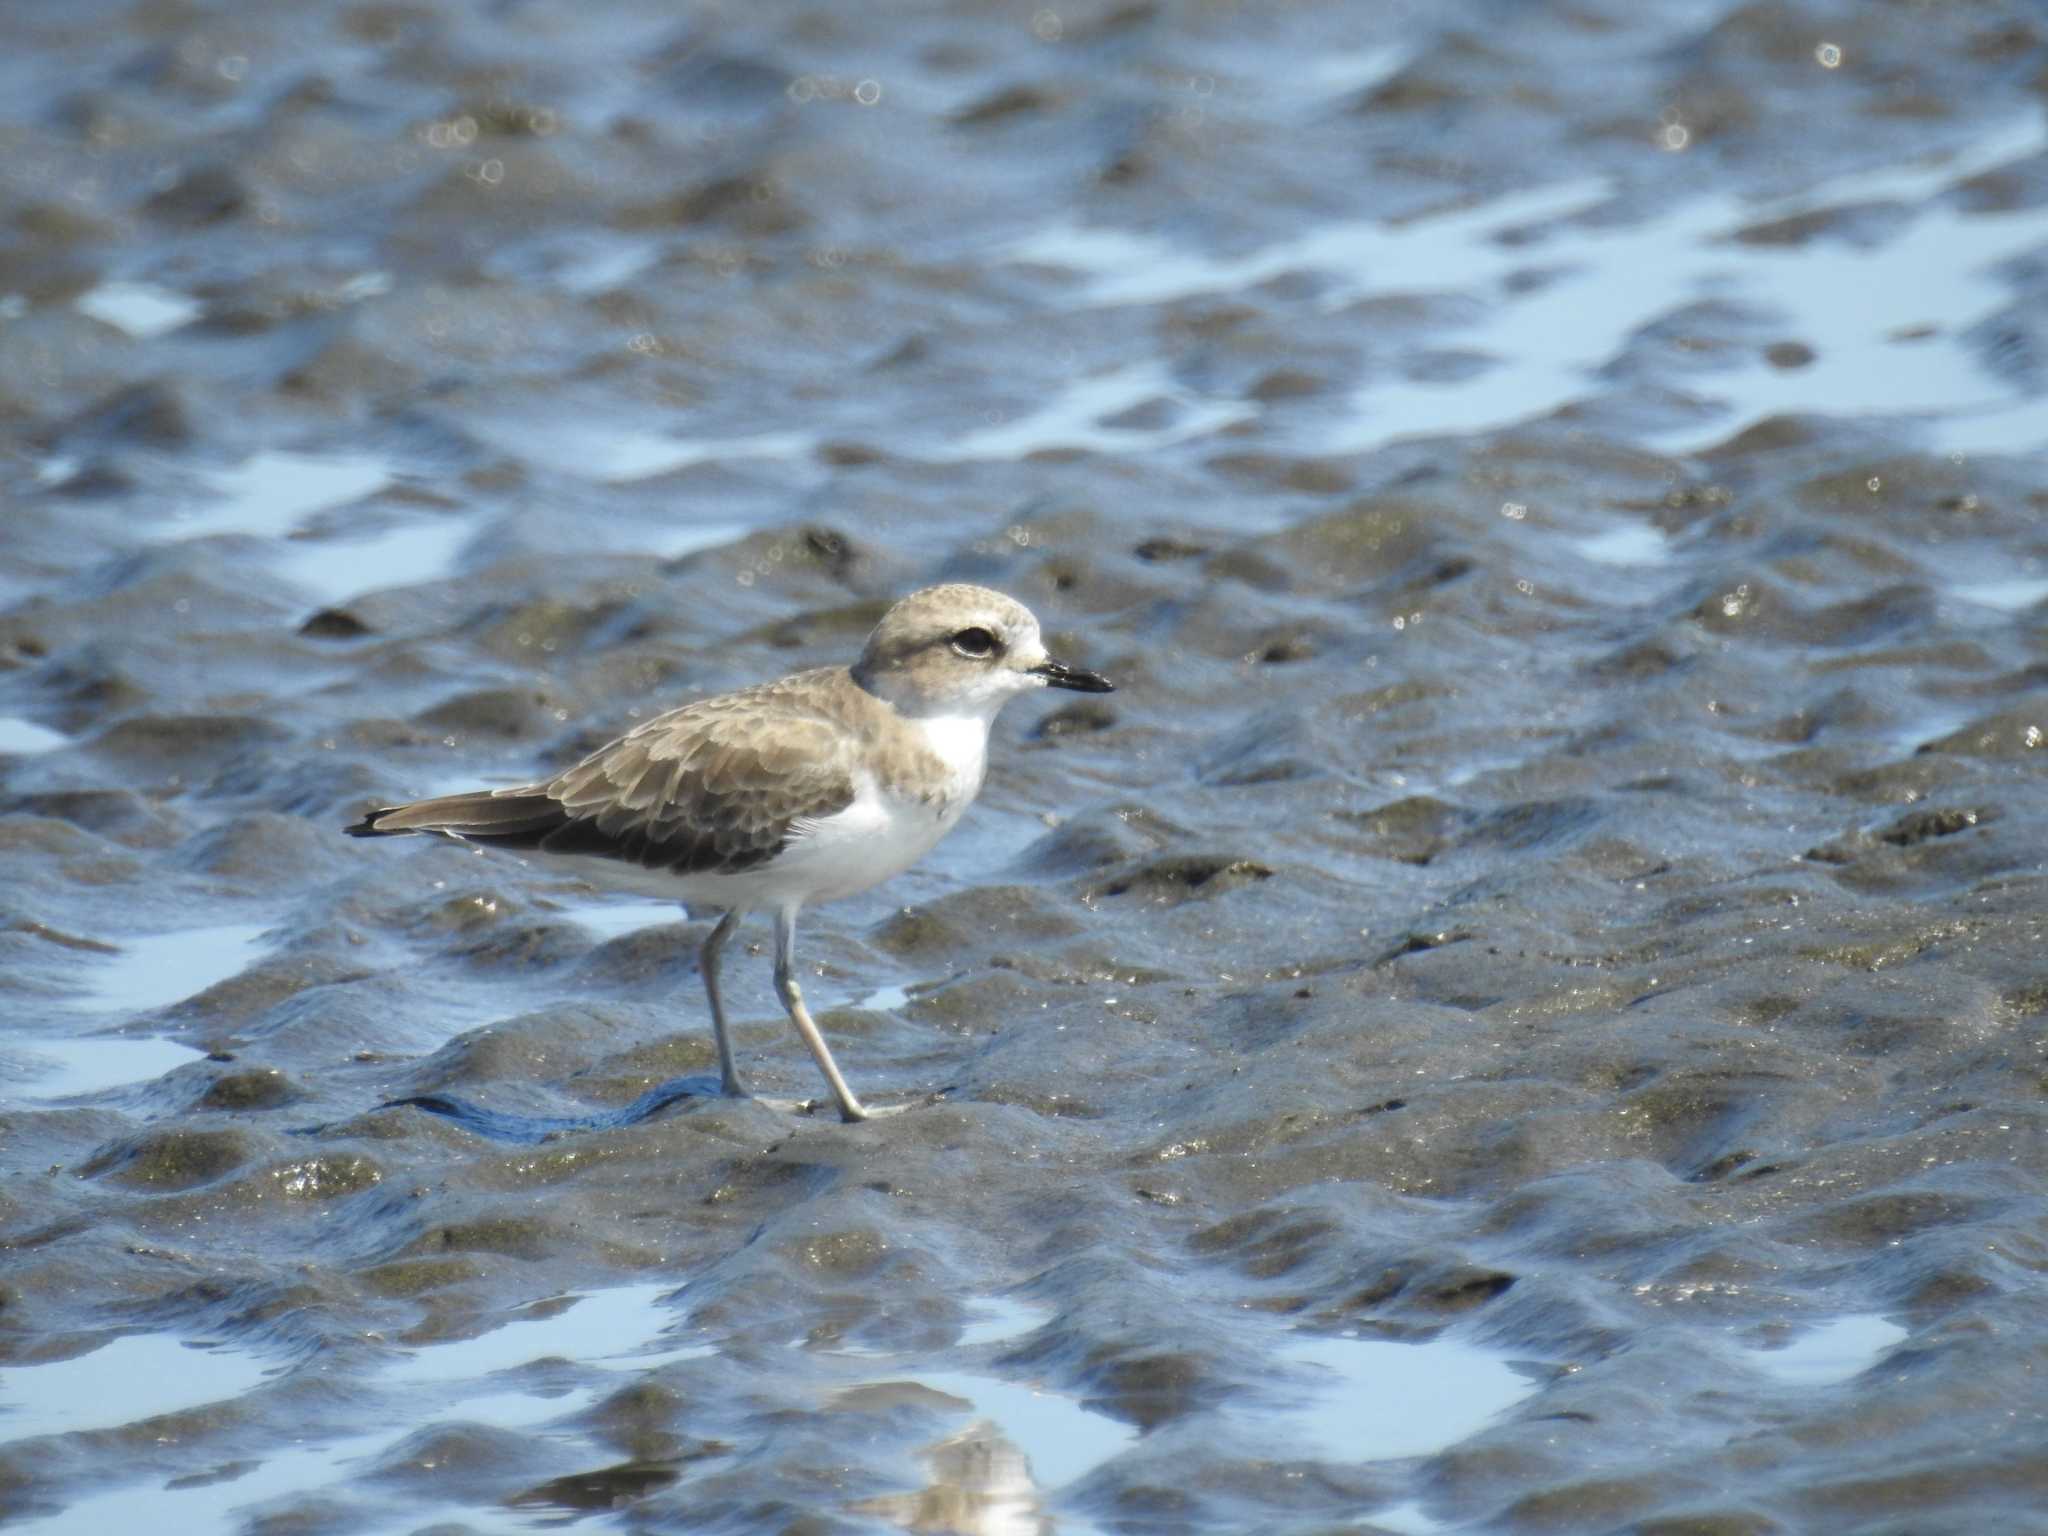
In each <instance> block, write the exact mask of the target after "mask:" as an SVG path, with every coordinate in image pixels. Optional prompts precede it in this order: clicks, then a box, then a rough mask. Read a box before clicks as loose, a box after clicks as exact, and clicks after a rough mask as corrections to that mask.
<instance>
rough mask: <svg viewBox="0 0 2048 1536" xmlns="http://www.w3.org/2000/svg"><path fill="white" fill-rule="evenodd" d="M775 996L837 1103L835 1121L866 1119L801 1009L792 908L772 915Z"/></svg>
mask: <svg viewBox="0 0 2048 1536" xmlns="http://www.w3.org/2000/svg"><path fill="white" fill-rule="evenodd" d="M775 995H776V996H777V997H779V998H781V999H782V1006H783V1008H784V1009H786V1010H787V1011H788V1013H789V1021H790V1023H792V1024H794V1025H795V1026H796V1032H797V1033H798V1034H800V1035H802V1036H803V1037H804V1044H805V1045H807V1046H809V1047H810V1051H811V1059H812V1060H813V1061H815V1062H816V1063H817V1064H818V1070H819V1071H820V1072H822V1073H824V1074H825V1081H826V1082H827V1083H829V1084H830V1085H831V1087H832V1097H833V1098H835V1099H837V1100H838V1101H839V1118H840V1119H842V1120H849V1121H850V1120H865V1119H867V1117H868V1112H867V1111H866V1110H865V1109H863V1108H861V1103H860V1100H859V1099H856V1098H855V1097H854V1096H853V1090H852V1089H851V1088H849V1087H847V1086H846V1079H845V1078H843V1077H841V1076H840V1075H839V1066H838V1063H836V1062H835V1061H833V1060H832V1047H830V1046H829V1045H827V1044H826V1043H825V1037H824V1036H823V1035H822V1034H820V1033H819V1032H818V1026H817V1025H816V1024H815V1023H813V1022H812V1021H811V1012H810V1010H809V1009H808V1008H806V1007H804V994H803V991H802V990H801V989H800V988H799V987H798V986H797V984H796V908H794V907H784V908H782V909H781V910H780V911H778V912H777V913H776V914H775Z"/></svg>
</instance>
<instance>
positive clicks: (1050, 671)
mask: <svg viewBox="0 0 2048 1536" xmlns="http://www.w3.org/2000/svg"><path fill="white" fill-rule="evenodd" d="M1031 675H1032V676H1033V677H1042V678H1044V679H1045V686H1046V687H1048V688H1071V689H1073V690H1074V692H1076V693H1115V692H1116V684H1114V683H1112V682H1111V681H1110V680H1109V679H1108V678H1106V677H1104V676H1103V675H1102V674H1101V673H1100V672H1083V671H1082V670H1081V669H1080V668H1079V667H1070V666H1068V665H1067V664H1066V663H1065V662H1064V661H1048V662H1044V663H1041V664H1040V665H1038V666H1035V667H1033V668H1032V669H1031Z"/></svg>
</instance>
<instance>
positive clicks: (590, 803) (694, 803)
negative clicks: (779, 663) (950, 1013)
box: [346, 584, 1111, 1120]
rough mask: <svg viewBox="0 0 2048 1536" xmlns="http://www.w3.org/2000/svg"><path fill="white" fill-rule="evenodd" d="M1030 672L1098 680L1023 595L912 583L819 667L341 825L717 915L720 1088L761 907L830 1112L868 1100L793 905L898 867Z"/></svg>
mask: <svg viewBox="0 0 2048 1536" xmlns="http://www.w3.org/2000/svg"><path fill="white" fill-rule="evenodd" d="M1037 688H1072V689H1075V690H1077V691H1079V692H1082V693H1108V692H1110V691H1111V690H1110V684H1109V682H1108V680H1107V679H1106V678H1103V677H1101V676H1099V675H1098V674H1096V673H1094V672H1084V671H1081V670H1080V669H1079V668H1077V667H1070V666H1068V665H1067V664H1066V663H1065V662H1061V661H1055V660H1053V659H1052V657H1050V656H1048V655H1047V654H1046V650H1045V644H1044V642H1043V641H1042V640H1040V639H1039V635H1038V620H1037V619H1035V618H1034V617H1032V614H1031V610H1030V609H1028V608H1026V607H1025V606H1024V605H1023V604H1022V603H1019V602H1017V601H1015V600H1014V599H1012V598H1008V597H1005V596H1003V594H1002V593H1000V592H992V591H990V590H989V589H988V588H987V587H974V586H966V585H959V584H955V585H949V586H942V587H927V588H925V589H924V590H923V591H921V592H913V593H911V595H910V596H908V597H906V598H904V599H903V600H902V601H900V602H898V603H897V604H895V606H893V607H892V608H890V609H889V611H888V612H887V613H885V614H883V615H882V621H881V622H880V623H879V624H877V625H876V626H875V628H874V633H872V634H870V635H869V636H868V639H867V644H866V645H865V646H864V647H863V648H862V650H861V653H860V660H859V661H857V662H855V663H854V664H853V665H852V666H851V667H820V668H817V669H816V670H814V671H810V672H798V673H795V674H793V675H792V676H789V677H785V678H782V679H780V680H779V681H777V682H772V683H760V684H757V685H756V686H754V687H752V688H742V689H740V690H739V691H737V692H735V693H723V694H719V695H718V696H716V697H715V698H709V699H700V700H699V701H698V702H696V703H694V704H685V705H684V706H683V707H682V708H681V709H675V710H670V711H669V712H668V713H667V714H664V715H657V716H656V717H655V718H654V719H652V720H649V721H647V722H646V723H645V724H642V725H639V726H636V727H635V728H634V729H632V730H630V731H628V732H627V733H626V734H625V735H623V736H621V737H619V739H618V740H616V741H613V742H609V743H607V744H606V745H604V746H602V747H599V748H598V749H597V750H596V751H595V752H593V753H591V754H590V755H589V756H588V757H586V758H584V759H583V761H582V762H580V763H578V764H576V765H575V767H573V768H568V769H565V770H564V771H563V772H561V773H558V774H556V775H555V776H554V777H553V778H551V779H544V780H541V781H539V782H538V783H533V784H520V785H515V786H513V787H511V788H508V789H490V790H476V791H473V792H471V793H468V794H458V795H441V796H437V797H436V798H434V799H432V800H416V801H414V802H413V803H412V804H410V805H394V806H386V807H384V808H383V809H381V810H375V811H372V812H370V813H369V814H368V815H367V816H365V817H364V818H363V819H362V820H361V821H359V822H357V823H356V824H355V825H354V826H351V827H348V828H347V829H346V830H347V831H348V832H349V833H351V834H352V835H354V836H356V837H387V836H394V835H397V834H401V833H407V832H434V833H439V834H441V835H442V836H444V837H452V838H458V839H460V840H462V841H463V842H467V843H475V844H479V845H481V846H483V847H487V848H508V849H516V850H519V851H522V852H533V851H537V852H541V853H546V854H551V855H554V856H556V857H557V858H559V859H561V860H563V861H565V862H567V863H569V864H571V865H572V866H574V867H576V868H577V869H578V871H579V872H580V873H582V874H584V875H585V876H586V877H587V878H589V879H591V880H592V881H593V882H594V883H598V884H603V885H609V886H613V887H618V888H623V889H626V890H631V891H635V892H638V893H640V894H643V895H645V894H650V893H651V894H656V895H659V896H662V897H673V898H674V899H675V900H677V901H680V902H681V903H683V904H684V905H685V906H686V907H690V908H699V907H710V908H716V909H718V910H720V911H721V912H722V913H723V916H721V917H720V918H719V920H718V923H717V925H716V926H715V927H714V928H712V930H711V934H710V936H709V937H708V938H706V939H705V941H704V946H703V948H702V949H701V950H699V951H698V965H699V969H700V970H701V971H702V973H703V976H704V992H705V995H706V996H707V997H708V998H709V999H710V1002H711V1032H712V1036H713V1038H714V1039H715V1040H716V1041H717V1043H718V1075H719V1086H720V1088H721V1090H722V1091H723V1092H725V1093H727V1094H731V1095H735V1096H743V1095H744V1094H745V1093H746V1089H745V1088H744V1087H742V1086H741V1084H740V1075H739V1070H738V1068H737V1067H736V1066H735V1065H734V1062H733V1054H732V1040H731V1038H730V1036H729V1035H728V1033H727V1031H726V1024H725V1003H724V1000H723V999H722V998H721V997H720V996H719V991H718V961H719V953H720V951H722V950H723V949H724V948H725V944H726V941H727V940H728V939H730V938H731V937H732V935H733V930H734V929H735V928H737V927H739V925H740V920H741V919H742V918H743V917H745V916H746V914H747V913H749V912H751V911H753V910H755V909H756V908H766V909H767V910H769V911H771V912H773V913H774V915H775V994H776V996H777V997H778V998H780V999H781V1002H782V1006H783V1008H784V1009H785V1010H786V1011H787V1012H788V1014H789V1017H790V1022H791V1023H793V1024H794V1025H796V1029H797V1033H798V1034H799V1035H801V1036H802V1037H803V1041H804V1044H805V1045H806V1046H808V1047H809V1048H810V1052H811V1056H812V1058H813V1059H814V1060H815V1061H816V1062H817V1063H818V1070H819V1071H820V1072H822V1073H824V1075H825V1081H826V1083H827V1084H829V1085H830V1087H831V1089H832V1097H833V1098H834V1099H835V1100H836V1101H837V1102H838V1105H839V1113H840V1116H841V1117H842V1118H843V1119H846V1120H860V1119H864V1118H865V1117H866V1114H867V1111H866V1110H864V1109H862V1108H861V1103H860V1100H859V1099H857V1098H855V1097H854V1095H853V1090H852V1089H850V1088H848V1087H847V1086H846V1079H845V1078H844V1077H843V1076H841V1075H840V1072H839V1067H838V1065H837V1064H836V1063H835V1062H834V1061H833V1060H832V1050H831V1047H829V1046H828V1045H827V1044H826V1043H825V1037H824V1036H823V1035H822V1034H820V1033H819V1032H818V1026H817V1025H816V1024H815V1023H814V1022H813V1021H812V1019H811V1015H810V1011H809V1010H808V1009H807V1008H805V1007H804V996H803V989H802V988H800V987H799V986H798V985H797V980H796V955H795V949H796V915H797V912H798V911H799V909H801V908H802V907H803V905H804V903H806V902H810V901H829V900H831V899H832V898H833V897H836V896H850V895H852V894H853V893H854V892H856V891H864V890H866V889H867V888H868V887H869V886H871V885H876V884H879V883H880V882H881V881H884V880H886V879H888V878H889V877H890V876H891V875H894V874H897V873H900V872H901V871H903V870H905V869H908V868H909V867H910V866H911V865H912V864H914V863H916V862H917V860H918V859H920V858H922V857H923V856H924V855H925V854H926V853H927V852H928V851H929V850H930V849H931V847H932V845H933V844H934V843H936V842H938V840H939V839H940V838H942V837H944V836H945V835H946V834H947V833H948V832H949V831H951V830H952V828H953V825H954V823H956V822H957V821H959V819H960V815H961V813H962V812H963V811H965V810H966V809H967V807H968V806H969V805H970V804H971V803H972V802H973V800H974V797H975V796H976V795H977V794H979V793H980V792H981V784H982V779H983V777H984V775H985V774H986V772H987V768H988V732H989V726H990V725H991V724H992V723H993V722H994V720H995V717H996V713H997V711H999V710H1000V709H1001V708H1002V707H1003V705H1004V704H1006V703H1007V702H1008V701H1009V700H1010V699H1012V698H1014V697H1015V696H1016V695H1018V694H1020V693H1026V692H1029V691H1031V690H1033V689H1037Z"/></svg>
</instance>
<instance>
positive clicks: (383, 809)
mask: <svg viewBox="0 0 2048 1536" xmlns="http://www.w3.org/2000/svg"><path fill="white" fill-rule="evenodd" d="M397 809H398V807H397V806H395V805H380V806H378V807H377V809H376V810H374V811H371V812H370V813H369V814H368V815H366V816H364V817H363V819H362V820H361V821H358V822H352V823H350V824H349V825H348V826H345V827H343V828H342V829H341V830H342V831H343V832H345V833H347V834H348V835H349V836H350V837H396V836H398V834H397V833H396V832H386V831H385V830H383V829H382V828H381V827H379V826H378V825H377V818H378V817H379V816H389V815H390V814H391V813H392V812H393V811H395V810H397Z"/></svg>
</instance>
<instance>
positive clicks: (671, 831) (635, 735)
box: [348, 689, 857, 875]
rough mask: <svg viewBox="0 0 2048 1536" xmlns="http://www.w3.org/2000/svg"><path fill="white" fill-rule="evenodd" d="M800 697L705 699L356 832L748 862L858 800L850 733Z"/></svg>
mask: <svg viewBox="0 0 2048 1536" xmlns="http://www.w3.org/2000/svg"><path fill="white" fill-rule="evenodd" d="M793 704H794V701H790V700H787V699H783V698H778V697H776V695H775V694H773V693H770V692H769V691H768V690H766V689H762V690H749V691H748V693H746V694H740V695H733V694H727V695H725V696H723V697H720V698H716V699H706V700H704V701H702V702H700V703H697V704H690V705H686V706H684V707H683V708H682V709H678V710H675V711H672V712H671V713H669V714H666V715H661V716H658V717H657V718H655V719H653V720H650V721H648V722H647V723H646V724H645V725H642V726H640V727H639V728H637V729H636V730H634V731H632V732H630V733H628V734H627V735H624V736H621V737H620V738H619V739H618V740H617V741H614V742H610V743H608V744H606V745H605V746H602V747H600V748H598V749H597V751H595V752H593V753H591V754H590V756H588V757H586V758H585V759H584V760H583V761H582V762H580V763H578V764H577V765H576V766H575V767H573V768H570V769H568V770H567V771H565V772H563V773H560V774H557V775H556V776H555V777H554V778H552V779H549V780H548V781H547V782H546V783H544V784H534V785H526V786H522V787H520V788H518V789H501V790H493V791H480V792H477V793H474V794H463V795H444V796H441V797H440V798H438V799H434V800H420V801H416V802H414V803H413V804H411V805H401V806H395V807H392V808H389V809H386V810H381V811H373V812H372V813H371V814H370V815H368V816H366V817H364V818H363V820H362V821H361V822H359V823H357V824H356V825H354V826H352V827H350V828H348V831H350V832H351V833H353V834H355V835H356V836H358V837H373V836H381V835H386V834H391V833H399V832H445V833H449V834H451V835H453V836H456V837H461V838H465V839H467V840H469V841H471V842H477V843H484V844H488V845H490V846H493V847H499V848H516V849H529V850H534V851H538V852H542V853H573V854H582V855H585V856H594V857H599V858H613V859H620V860H623V861H625V862H627V863H631V864H637V865H639V866H641V867H642V868H645V869H654V870H666V871H668V872H670V873H673V874H678V875H694V874H704V873H712V872H716V873H721V874H732V873H735V872H737V871H740V870H744V869H751V868H752V867H753V866H755V865H757V864H761V863H764V862H766V861H767V860H769V859H771V858H773V857H774V856H775V855H776V854H777V853H779V852H780V851H781V850H782V849H783V848H785V847H786V846H788V844H789V841H790V838H791V837H792V836H794V835H796V834H797V832H798V831H799V830H800V828H799V824H800V823H801V822H803V821H804V820H806V819H808V818H813V817H820V816H830V815H833V814H834V813H836V812H838V811H843V810H845V809H846V807H847V806H849V805H851V804H852V803H853V797H854V780H853V769H854V762H855V756H856V752H855V749H856V745H857V744H856V741H855V739H854V737H853V735H852V734H851V733H850V732H849V731H848V730H847V729H846V727H845V726H843V725H841V724H839V723H837V722H835V721H832V720H829V719H826V718H823V717H822V716H819V715H817V714H814V713H811V712H809V711H805V710H803V709H801V708H800V707H792V706H793Z"/></svg>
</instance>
